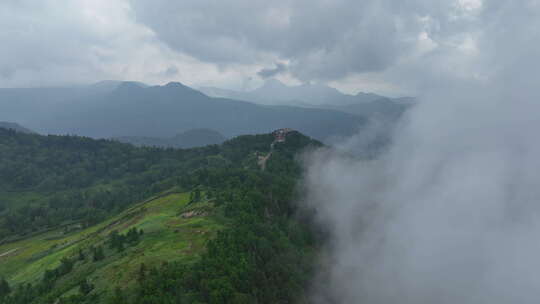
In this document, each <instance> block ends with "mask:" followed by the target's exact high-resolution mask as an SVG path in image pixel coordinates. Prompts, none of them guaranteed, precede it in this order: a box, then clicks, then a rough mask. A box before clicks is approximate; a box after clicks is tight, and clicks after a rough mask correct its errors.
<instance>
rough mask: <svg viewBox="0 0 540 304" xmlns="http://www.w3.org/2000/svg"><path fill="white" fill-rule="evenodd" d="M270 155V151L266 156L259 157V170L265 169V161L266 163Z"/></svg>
mask: <svg viewBox="0 0 540 304" xmlns="http://www.w3.org/2000/svg"><path fill="white" fill-rule="evenodd" d="M271 155H272V151H270V152H269V153H268V154H267V155H266V156H259V161H258V164H259V166H260V167H261V170H263V171H264V169H266V161H268V159H269V158H270V156H271Z"/></svg>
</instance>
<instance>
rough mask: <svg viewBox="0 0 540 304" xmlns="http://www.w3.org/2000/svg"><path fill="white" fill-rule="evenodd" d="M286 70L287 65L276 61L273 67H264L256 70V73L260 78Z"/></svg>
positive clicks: (269, 76) (272, 75)
mask: <svg viewBox="0 0 540 304" xmlns="http://www.w3.org/2000/svg"><path fill="white" fill-rule="evenodd" d="M285 71H287V66H286V65H285V64H283V63H279V62H278V63H276V64H275V67H273V68H265V69H262V70H260V71H259V72H257V75H259V77H261V78H264V79H266V78H271V77H274V76H276V75H279V74H281V73H283V72H285Z"/></svg>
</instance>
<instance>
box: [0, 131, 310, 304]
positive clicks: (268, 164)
mask: <svg viewBox="0 0 540 304" xmlns="http://www.w3.org/2000/svg"><path fill="white" fill-rule="evenodd" d="M275 139H276V137H275V136H274V135H272V134H263V135H246V136H240V137H236V138H233V139H231V140H228V141H226V142H225V143H223V144H222V145H211V146H206V147H202V148H193V149H183V150H182V149H159V148H148V147H143V148H137V147H133V146H131V145H128V144H122V143H119V142H115V141H108V140H94V139H90V138H85V137H74V136H40V135H36V134H23V133H18V132H15V131H13V130H6V129H0V277H4V278H5V280H4V279H2V280H1V281H0V303H193V302H199V303H278V302H283V303H284V302H292V301H293V300H301V298H302V296H301V295H302V293H303V291H304V288H305V287H306V282H307V280H308V279H309V278H310V274H311V273H310V267H311V255H312V254H311V252H312V250H313V246H314V239H313V236H312V235H311V233H310V229H309V223H307V222H299V221H298V220H297V219H296V218H295V217H294V216H293V215H294V214H295V206H294V204H292V203H291V202H292V200H293V193H294V189H295V184H296V180H297V178H298V177H299V176H300V172H301V168H300V166H299V164H297V163H296V162H295V160H294V159H295V155H296V154H297V153H298V152H300V151H302V150H303V149H306V148H309V147H317V146H319V145H320V143H319V142H317V141H314V140H312V139H310V138H308V137H306V136H304V135H302V134H300V133H298V132H290V133H287V135H286V137H285V139H286V140H285V141H283V142H281V141H279V142H275ZM274 142H275V143H274ZM272 143H274V144H273V145H272ZM261 160H264V165H262V164H261ZM162 263H168V264H167V265H162Z"/></svg>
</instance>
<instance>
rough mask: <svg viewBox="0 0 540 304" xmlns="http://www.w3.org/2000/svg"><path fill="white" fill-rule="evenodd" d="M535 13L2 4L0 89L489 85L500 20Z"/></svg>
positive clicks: (282, 4)
mask: <svg viewBox="0 0 540 304" xmlns="http://www.w3.org/2000/svg"><path fill="white" fill-rule="evenodd" d="M516 2H517V3H516ZM538 11H539V9H538V1H532V0H520V1H504V0H497V1H495V0H493V1H487V0H484V1H482V0H446V1H434V0H408V1H395V0H364V1H357V0H277V1H258V0H249V1H248V0H227V1H208V0H182V1H169V0H154V1H145V0H115V1H110V0H80V1H55V0H43V1H29V0H3V1H1V2H0V39H1V41H2V47H1V48H0V87H27V86H46V85H58V84H66V83H89V82H94V81H99V80H103V79H119V80H138V81H143V82H147V83H150V84H161V83H165V82H168V81H181V82H183V83H186V84H188V85H192V86H201V85H212V86H218V87H225V88H235V89H238V88H250V87H254V86H257V85H258V84H260V83H261V81H262V80H263V79H264V78H266V77H277V78H278V79H281V80H282V81H285V82H286V83H289V84H298V83H302V82H308V81H311V82H319V83H327V84H330V85H331V86H334V87H337V88H338V89H341V90H343V91H347V92H353V93H354V92H357V91H359V90H362V91H374V92H378V93H384V94H394V95H396V94H397V95H399V94H415V93H416V92H418V91H419V90H422V88H423V87H424V86H428V85H433V82H434V81H437V83H439V84H440V83H445V82H447V81H458V82H461V81H487V80H488V79H489V77H490V71H493V70H496V69H497V68H498V66H497V64H498V62H499V60H493V59H494V58H497V59H498V58H499V56H503V57H504V52H505V50H508V45H509V44H512V43H513V41H512V40H513V39H516V38H515V37H509V36H507V35H506V36H505V34H504V31H505V29H504V28H503V27H502V26H500V22H501V20H505V26H510V27H511V26H512V25H513V24H514V23H516V24H518V23H519V24H521V23H520V21H519V20H521V19H522V18H527V17H535V16H536V13H537V12H538ZM530 15H533V16H530ZM514 21H515V22H514ZM533 25H534V24H533Z"/></svg>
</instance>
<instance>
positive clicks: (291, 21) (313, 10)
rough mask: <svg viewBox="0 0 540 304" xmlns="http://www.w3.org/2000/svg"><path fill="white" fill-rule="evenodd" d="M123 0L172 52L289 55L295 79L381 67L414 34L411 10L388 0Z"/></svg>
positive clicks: (244, 59) (248, 59)
mask: <svg viewBox="0 0 540 304" xmlns="http://www.w3.org/2000/svg"><path fill="white" fill-rule="evenodd" d="M131 3H132V5H133V8H134V10H135V12H136V16H137V20H138V21H139V22H142V23H143V24H145V25H147V26H149V27H150V28H152V29H153V30H154V31H155V32H156V34H157V35H158V37H159V38H160V39H162V40H163V41H165V42H166V43H168V44H169V45H170V46H171V47H173V48H175V49H177V50H178V51H181V52H184V53H187V54H190V55H191V56H194V57H196V58H198V59H200V60H203V61H207V62H213V63H216V64H222V65H230V64H250V63H257V62H259V61H260V60H261V59H264V58H266V56H269V55H271V56H275V57H277V58H280V59H284V60H290V62H291V64H290V70H291V72H292V73H293V74H294V75H295V76H297V77H298V78H301V79H309V78H320V79H336V78H340V77H343V76H345V75H347V74H349V73H353V72H363V71H378V70H383V69H385V68H387V67H388V66H389V65H392V64H393V63H394V62H395V61H396V60H397V59H398V57H400V55H401V54H403V53H407V52H408V51H410V48H411V47H412V46H413V44H414V38H415V35H416V34H417V33H416V32H417V31H416V29H415V28H414V27H415V26H416V21H415V20H413V19H415V18H416V17H415V15H414V14H413V13H411V12H410V11H406V13H410V15H408V16H405V17H402V16H400V14H399V13H397V12H398V11H400V9H401V7H404V5H401V4H399V3H398V4H396V3H395V2H394V1H352V0H341V1H325V0H317V1H307V0H302V1H238V0H237V1H194V0H193V1H179V2H171V1H166V0H159V1H152V2H148V1H140V0H134V1H132V2H131ZM404 8H405V9H408V8H407V7H404ZM411 9H412V8H411ZM402 19H403V20H402Z"/></svg>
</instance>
